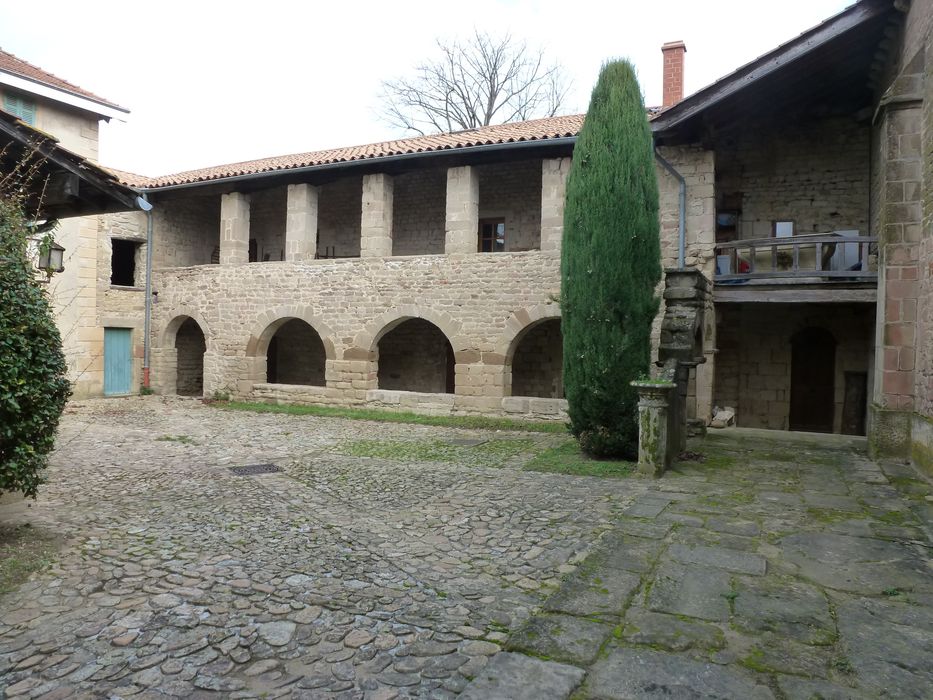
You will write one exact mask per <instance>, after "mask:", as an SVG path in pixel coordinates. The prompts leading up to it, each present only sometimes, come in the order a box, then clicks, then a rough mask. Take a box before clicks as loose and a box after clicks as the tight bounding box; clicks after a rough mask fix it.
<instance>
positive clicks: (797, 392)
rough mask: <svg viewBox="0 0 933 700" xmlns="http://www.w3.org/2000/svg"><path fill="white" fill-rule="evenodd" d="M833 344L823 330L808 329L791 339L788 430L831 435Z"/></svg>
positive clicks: (830, 335)
mask: <svg viewBox="0 0 933 700" xmlns="http://www.w3.org/2000/svg"><path fill="white" fill-rule="evenodd" d="M835 376H836V340H835V338H833V336H832V334H831V333H830V332H829V331H827V330H825V329H823V328H807V329H804V330H802V331H800V332H799V333H797V334H796V335H795V336H794V337H793V338H792V339H791V360H790V420H789V424H790V429H791V430H804V431H808V432H814V433H831V432H833V414H834V409H835V391H834V390H835V387H834V382H835Z"/></svg>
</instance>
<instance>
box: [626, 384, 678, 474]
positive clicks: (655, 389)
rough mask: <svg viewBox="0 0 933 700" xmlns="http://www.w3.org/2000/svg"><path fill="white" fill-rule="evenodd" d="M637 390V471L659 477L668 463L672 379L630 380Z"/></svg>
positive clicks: (669, 461)
mask: <svg viewBox="0 0 933 700" xmlns="http://www.w3.org/2000/svg"><path fill="white" fill-rule="evenodd" d="M632 386H633V387H635V388H636V389H638V472H639V474H643V475H645V476H655V477H657V476H661V475H663V474H664V472H665V471H666V470H667V468H668V467H669V466H670V464H671V459H672V458H673V455H672V454H671V452H672V451H671V450H670V445H669V442H668V405H669V403H670V398H671V397H670V394H671V392H672V391H673V390H674V388H675V385H674V383H673V382H662V381H650V382H632Z"/></svg>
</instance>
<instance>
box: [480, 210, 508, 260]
mask: <svg viewBox="0 0 933 700" xmlns="http://www.w3.org/2000/svg"><path fill="white" fill-rule="evenodd" d="M499 224H502V250H496V249H495V241H496V235H495V232H496V228H497V227H498V226H499ZM489 225H491V226H492V227H493V228H492V235H491V236H489V237H486V236H485V235H484V233H483V227H484V226H489ZM487 240H488V241H489V242H490V245H489V250H483V243H484V242H486V241H487ZM476 252H478V253H504V252H506V230H505V217H504V216H490V217H488V218H485V219H480V220H479V231H478V232H477V236H476Z"/></svg>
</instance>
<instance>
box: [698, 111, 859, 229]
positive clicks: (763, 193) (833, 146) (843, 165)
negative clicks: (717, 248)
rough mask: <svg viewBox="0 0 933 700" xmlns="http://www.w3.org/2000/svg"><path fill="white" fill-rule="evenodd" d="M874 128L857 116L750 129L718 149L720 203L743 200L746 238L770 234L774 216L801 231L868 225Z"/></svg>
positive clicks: (741, 225)
mask: <svg viewBox="0 0 933 700" xmlns="http://www.w3.org/2000/svg"><path fill="white" fill-rule="evenodd" d="M870 138H871V132H870V129H869V128H868V127H867V126H865V125H863V124H858V123H856V122H855V120H854V119H851V118H835V119H820V120H815V121H811V122H808V123H807V124H805V125H791V126H782V125H781V124H780V123H770V124H766V125H753V126H750V127H749V128H747V129H743V130H742V131H741V133H740V135H739V137H738V138H736V139H735V140H734V141H733V142H732V143H731V144H729V146H725V147H720V148H718V149H717V152H716V178H717V190H718V191H717V196H718V199H719V205H720V207H721V208H724V209H729V208H731V203H733V202H737V201H738V202H740V203H741V204H740V209H741V216H740V217H739V225H738V231H737V233H738V237H739V238H768V237H770V236H772V235H773V222H774V221H787V220H791V221H794V223H795V233H796V234H798V235H799V234H807V233H829V232H832V231H839V230H850V229H856V230H858V231H859V232H860V233H861V234H862V235H867V234H868V231H869V211H868V209H869V205H868V203H869V162H868V152H869V145H870Z"/></svg>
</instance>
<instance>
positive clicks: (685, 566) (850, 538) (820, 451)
mask: <svg viewBox="0 0 933 700" xmlns="http://www.w3.org/2000/svg"><path fill="white" fill-rule="evenodd" d="M563 440H564V438H562V437H561V436H557V435H550V434H528V433H490V432H484V431H475V430H463V429H453V428H437V427H427V426H418V425H398V424H385V423H370V422H360V421H349V420H342V419H332V418H317V417H309V416H302V417H299V416H287V415H275V414H253V413H246V412H235V411H223V410H218V409H216V408H213V407H207V406H203V405H202V404H200V403H199V402H196V401H192V400H175V399H170V400H165V399H162V398H159V397H146V398H130V399H121V400H97V401H87V402H82V403H81V404H73V405H71V406H70V407H69V409H68V412H67V414H66V416H65V419H64V421H63V425H62V428H61V431H60V435H59V443H58V449H57V452H56V453H55V455H54V457H53V460H52V462H53V466H52V469H51V472H50V474H49V478H50V483H49V485H48V486H47V487H46V488H45V490H44V491H43V492H42V494H41V496H40V499H39V502H38V503H37V504H34V505H33V506H32V507H30V508H28V509H27V508H23V507H6V508H0V524H4V525H10V524H17V523H23V522H30V523H32V524H33V525H34V526H35V527H36V528H41V529H44V530H46V531H52V532H55V533H58V534H60V535H61V536H62V537H63V538H65V540H66V542H65V544H64V546H63V548H62V550H61V552H60V554H59V557H58V559H57V561H56V563H55V564H54V565H53V566H52V567H51V568H49V569H46V570H45V571H43V572H41V573H39V574H37V575H35V576H34V577H33V579H32V580H30V581H29V582H27V583H25V584H24V585H22V586H21V587H20V588H19V589H18V590H17V591H15V592H13V593H10V594H7V595H5V596H3V597H2V598H0V688H2V689H3V693H5V695H6V696H7V697H46V698H65V697H129V696H134V697H166V696H170V697H185V698H189V697H202V696H203V697H231V698H237V697H243V698H246V697H267V698H274V697H294V698H304V697H308V698H316V697H334V696H336V697H346V698H386V699H387V698H394V697H438V698H443V697H450V696H455V695H458V694H460V695H461V697H469V698H495V697H502V698H524V697H528V698H531V697H534V698H551V697H553V698H562V697H567V696H569V695H570V694H571V693H576V697H604V698H633V697H668V698H678V697H690V698H701V697H709V698H712V697H719V698H729V697H735V698H756V697H760V698H772V697H774V698H781V697H786V698H810V697H825V698H861V697H865V698H872V697H892V698H894V697H897V698H902V697H916V698H921V697H929V689H930V688H931V687H933V664H931V662H930V659H931V658H933V605H931V604H933V569H931V565H930V562H931V558H930V552H931V550H930V546H931V538H930V530H929V525H930V520H931V518H930V513H931V510H933V502H931V497H930V493H931V489H930V486H929V483H928V482H927V481H926V480H924V479H923V478H922V477H920V476H919V475H918V474H917V473H916V472H914V471H913V470H912V469H911V468H910V467H908V466H905V465H900V464H895V463H883V464H881V465H877V464H875V463H872V462H870V461H869V460H867V459H866V458H865V457H864V456H862V455H861V454H860V451H859V449H858V447H857V445H856V446H853V442H852V441H850V440H840V439H838V438H837V439H835V440H834V439H827V440H822V441H821V442H820V443H819V444H816V443H811V442H806V441H799V440H797V441H788V440H787V439H785V440H781V441H777V440H773V439H770V438H769V437H767V434H763V435H761V434H759V435H750V434H744V435H741V436H739V435H738V434H735V433H733V434H731V435H722V434H720V435H716V436H711V437H710V438H708V439H707V440H706V441H705V442H702V443H700V442H698V443H696V444H693V445H691V449H692V450H695V451H696V452H698V453H702V454H703V455H705V459H703V460H702V461H700V460H697V461H687V462H684V463H682V464H680V465H678V467H677V469H676V470H675V471H674V472H672V473H670V474H669V475H667V476H665V478H664V479H662V480H660V481H657V482H649V481H644V480H639V479H635V478H622V479H611V478H595V477H584V476H567V475H561V474H550V473H540V472H534V471H525V470H523V469H522V467H523V466H524V465H525V464H526V463H527V462H528V461H529V460H530V459H532V457H533V456H534V455H535V454H537V453H540V452H542V451H544V450H548V449H549V448H553V447H554V446H556V445H558V444H560V443H561V442H562V441H563ZM379 445H383V446H387V447H386V448H385V449H382V450H381V452H380V450H379V449H376V447H377V446H379ZM374 454H376V455H377V456H373V455H374ZM261 463H274V464H276V465H277V466H279V467H281V469H282V472H280V473H272V474H263V475H258V476H238V475H236V474H234V473H233V472H231V471H230V469H229V467H234V466H242V465H247V464H261Z"/></svg>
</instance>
